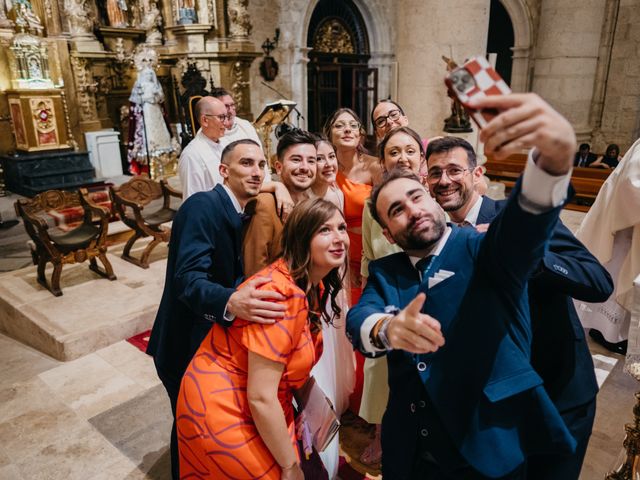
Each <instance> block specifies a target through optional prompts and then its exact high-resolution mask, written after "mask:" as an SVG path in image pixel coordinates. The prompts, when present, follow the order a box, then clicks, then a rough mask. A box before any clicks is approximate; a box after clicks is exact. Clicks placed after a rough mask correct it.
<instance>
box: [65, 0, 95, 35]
mask: <svg viewBox="0 0 640 480" xmlns="http://www.w3.org/2000/svg"><path fill="white" fill-rule="evenodd" d="M85 3H86V0H65V2H64V12H65V13H66V14H67V18H68V19H69V32H70V33H71V36H72V37H93V33H91V29H92V28H93V18H92V17H91V14H90V13H89V12H88V11H87V9H86V7H85Z"/></svg>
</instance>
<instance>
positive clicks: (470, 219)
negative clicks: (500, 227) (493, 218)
mask: <svg viewBox="0 0 640 480" xmlns="http://www.w3.org/2000/svg"><path fill="white" fill-rule="evenodd" d="M482 198H483V197H482V195H478V199H477V200H476V203H474V204H473V207H471V210H469V211H468V212H467V216H466V217H464V221H465V222H467V223H469V224H470V225H473V226H474V227H475V226H476V224H477V223H478V215H480V207H482Z"/></svg>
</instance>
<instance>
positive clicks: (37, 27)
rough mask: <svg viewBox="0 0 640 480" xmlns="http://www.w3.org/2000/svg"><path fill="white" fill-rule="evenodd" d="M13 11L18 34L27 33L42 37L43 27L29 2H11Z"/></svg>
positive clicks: (17, 0)
mask: <svg viewBox="0 0 640 480" xmlns="http://www.w3.org/2000/svg"><path fill="white" fill-rule="evenodd" d="M13 10H14V12H15V16H16V27H18V31H19V32H29V33H31V34H33V35H37V36H42V32H44V27H43V26H42V22H40V19H39V18H38V15H36V14H35V12H34V11H33V7H32V6H31V2H29V0H13Z"/></svg>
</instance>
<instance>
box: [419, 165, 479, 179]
mask: <svg viewBox="0 0 640 480" xmlns="http://www.w3.org/2000/svg"><path fill="white" fill-rule="evenodd" d="M471 171H473V168H462V167H457V166H451V167H447V168H445V169H444V170H441V169H439V168H432V169H431V170H429V172H428V173H427V182H429V183H436V182H439V181H440V179H441V178H442V174H443V173H446V174H447V177H448V178H449V180H451V181H452V182H456V181H458V180H460V179H462V177H464V174H465V173H466V172H471Z"/></svg>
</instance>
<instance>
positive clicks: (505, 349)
mask: <svg viewBox="0 0 640 480" xmlns="http://www.w3.org/2000/svg"><path fill="white" fill-rule="evenodd" d="M475 107H476V108H492V109H497V110H498V111H499V112H501V113H500V114H499V115H498V116H496V117H495V118H494V119H493V120H492V121H491V122H489V123H488V124H487V125H486V126H485V127H484V128H483V130H482V131H481V132H480V135H481V139H482V140H483V141H485V149H486V151H487V152H488V153H493V154H494V155H495V156H497V157H499V158H504V157H506V156H508V155H509V154H511V153H512V152H514V151H518V150H520V149H521V148H529V147H536V148H535V149H534V150H533V151H532V153H531V154H530V156H529V160H528V164H527V167H526V169H525V172H524V175H523V178H522V179H521V181H520V182H519V183H518V184H517V185H516V187H515V188H514V191H513V193H512V196H511V198H510V200H509V201H508V202H507V205H506V206H505V208H504V209H503V210H502V211H501V212H500V214H499V215H498V216H497V217H496V219H495V220H494V221H493V222H492V224H491V226H490V227H489V229H488V231H487V233H486V234H480V233H478V232H476V231H475V230H473V229H468V228H458V227H457V226H455V225H447V224H446V223H445V220H444V212H443V211H442V209H441V208H440V207H439V206H438V205H437V204H436V203H435V201H433V199H432V198H431V197H430V196H429V194H428V193H427V192H426V190H425V189H424V187H423V186H422V185H421V183H420V182H419V180H418V179H417V178H416V177H414V178H410V174H406V173H402V172H392V174H391V175H390V176H389V178H388V179H386V180H385V181H383V182H382V183H381V184H380V185H379V186H378V187H377V188H376V189H374V192H373V193H372V198H371V203H372V214H373V216H374V218H375V219H376V220H378V221H379V222H380V224H381V225H382V226H383V231H384V233H385V235H386V236H387V238H388V239H389V240H390V241H392V242H395V243H398V245H399V246H401V247H402V248H403V250H404V252H402V253H398V254H394V255H390V256H387V257H384V258H382V259H380V260H377V261H375V262H373V263H372V264H371V265H370V275H369V280H368V282H367V285H366V287H365V290H364V292H363V294H362V297H361V299H360V301H359V302H358V304H357V305H356V306H355V307H354V308H352V309H351V311H350V312H349V314H348V317H347V328H348V332H349V335H350V337H351V340H352V342H353V343H354V346H356V347H357V348H359V349H361V350H362V351H363V352H365V353H369V354H375V353H377V352H387V354H388V362H389V386H390V396H389V403H388V406H387V410H386V412H385V416H384V419H383V423H382V444H383V445H382V447H383V458H382V470H383V476H384V478H385V480H389V479H390V480H395V479H414V478H425V479H452V478H453V479H456V478H464V479H467V478H469V479H475V478H504V479H507V478H508V479H521V478H526V468H525V466H526V461H527V459H528V457H530V456H531V455H533V454H545V453H548V454H571V453H573V452H574V451H575V448H576V441H575V439H574V438H573V436H572V435H571V433H570V432H569V430H568V429H567V427H566V425H565V423H564V421H563V420H562V417H561V416H560V414H559V413H558V410H557V408H556V407H555V405H554V404H553V402H552V401H551V399H550V397H549V394H548V393H547V392H546V391H545V389H544V388H543V385H542V384H543V381H542V379H541V378H540V376H539V375H538V374H537V373H536V372H535V371H534V369H533V368H532V367H531V363H530V362H531V339H532V336H533V334H532V326H531V321H530V315H529V305H528V301H527V282H528V279H529V278H530V276H531V274H532V273H533V271H534V270H535V269H536V268H537V267H538V265H539V264H540V262H541V260H542V258H543V256H544V253H545V250H546V248H547V244H548V240H549V238H550V237H551V234H552V232H553V230H554V228H555V225H556V223H557V219H558V215H559V211H560V209H561V206H562V204H563V202H564V200H565V199H566V195H567V187H568V185H569V180H570V172H571V166H572V157H573V152H574V149H575V135H574V133H573V129H572V128H571V126H570V125H569V123H568V122H567V121H566V120H565V119H564V118H563V117H562V116H561V115H560V114H558V113H557V112H556V111H554V110H553V109H552V108H551V107H550V106H549V105H548V104H546V103H545V102H544V101H543V100H542V99H540V98H539V97H538V96H536V95H534V94H512V95H508V96H491V97H488V98H485V99H482V100H479V101H477V102H476V105H475ZM534 117H535V120H536V121H535V122H531V121H530V120H531V119H532V118H534ZM425 294H426V300H425ZM436 319H437V320H436ZM445 341H446V343H445Z"/></svg>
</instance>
